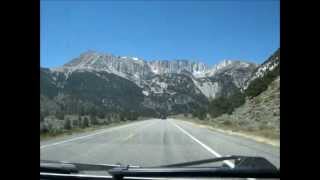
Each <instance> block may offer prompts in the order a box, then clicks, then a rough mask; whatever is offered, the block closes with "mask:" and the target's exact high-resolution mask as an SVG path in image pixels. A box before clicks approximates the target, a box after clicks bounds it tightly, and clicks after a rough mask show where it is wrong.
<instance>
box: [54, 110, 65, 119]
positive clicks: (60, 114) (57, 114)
mask: <svg viewBox="0 0 320 180" xmlns="http://www.w3.org/2000/svg"><path fill="white" fill-rule="evenodd" d="M55 116H56V118H57V119H59V120H64V113H63V112H62V111H58V112H56V114H55Z"/></svg>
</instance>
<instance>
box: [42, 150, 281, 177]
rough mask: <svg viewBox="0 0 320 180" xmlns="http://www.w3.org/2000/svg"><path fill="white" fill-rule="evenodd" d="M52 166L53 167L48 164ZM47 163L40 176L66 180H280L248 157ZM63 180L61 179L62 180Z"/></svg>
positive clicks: (261, 161)
mask: <svg viewBox="0 0 320 180" xmlns="http://www.w3.org/2000/svg"><path fill="white" fill-rule="evenodd" d="M226 160H228V161H229V160H234V167H233V168H230V167H228V166H218V167H211V166H210V167H190V166H193V165H200V164H206V163H214V162H222V161H226ZM50 163H53V164H56V165H55V166H53V165H51V166H48V164H50ZM60 163H62V164H59V162H58V163H57V162H48V161H42V162H41V163H40V170H41V172H40V176H41V174H42V177H47V178H48V177H53V176H54V177H55V179H60V178H59V177H63V175H62V176H61V174H60V176H59V177H56V176H55V174H48V173H65V176H68V178H69V179H72V177H74V179H79V175H73V174H74V173H78V172H80V171H106V172H108V173H109V174H111V175H112V176H109V177H102V176H101V177H98V179H128V178H129V179H130V178H134V177H152V178H155V177H165V178H177V177H185V178H188V177H189V178H190V177H228V178H280V169H277V168H276V167H275V166H274V165H272V164H271V163H270V162H269V161H268V160H266V159H265V158H262V157H248V156H227V157H220V158H213V159H204V160H200V161H191V162H184V163H177V164H169V165H163V166H154V167H139V166H131V165H120V164H117V165H110V164H82V163H67V162H60ZM81 178H85V179H97V176H90V175H81ZM62 179H63V178H62Z"/></svg>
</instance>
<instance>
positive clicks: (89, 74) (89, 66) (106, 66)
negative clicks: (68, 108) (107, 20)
mask: <svg viewBox="0 0 320 180" xmlns="http://www.w3.org/2000/svg"><path fill="white" fill-rule="evenodd" d="M256 67H257V65H256V64H254V63H249V62H244V61H230V60H225V61H222V62H221V63H219V64H217V65H214V66H212V67H209V66H208V65H206V64H204V63H201V62H198V61H192V60H172V61H169V60H153V61H145V60H143V59H140V58H137V57H127V56H115V55H112V54H106V53H98V52H95V51H88V52H85V53H83V54H81V55H80V56H79V57H77V58H75V59H73V60H71V61H70V62H68V63H66V64H65V65H63V66H62V67H58V68H51V69H42V70H41V73H42V74H41V76H42V81H41V82H42V86H41V87H42V92H43V93H42V94H44V95H48V96H50V98H54V97H55V96H57V95H58V94H61V93H62V94H66V95H68V93H69V94H70V93H75V92H77V93H78V95H79V97H77V98H80V99H81V100H82V101H81V102H73V103H74V104H81V103H82V104H83V103H87V104H93V105H92V106H105V108H109V107H110V108H111V107H112V108H116V109H117V110H119V111H120V110H121V109H122V110H124V109H125V108H123V107H124V106H126V107H127V108H129V109H130V108H136V109H139V108H140V109H141V108H147V109H153V110H155V109H158V110H159V109H160V110H161V111H166V112H168V111H170V112H176V113H182V112H188V111H190V110H191V109H194V108H201V107H205V106H206V105H207V103H208V101H209V99H214V98H216V97H219V96H228V95H230V94H232V93H233V91H234V89H237V88H243V86H244V84H245V82H247V81H248V79H249V78H250V75H251V74H252V72H253V71H254V70H255V69H256ZM94 82H95V83H94ZM129 88H130V90H129ZM79 89H82V90H81V91H78V90H79ZM93 93H95V94H93ZM119 93H120V94H121V93H122V94H123V95H122V96H121V95H119ZM127 93H131V94H134V96H135V97H133V96H124V95H125V94H127ZM96 94H99V97H96V96H97V95H96ZM66 97H69V96H66ZM70 97H71V96H70ZM124 97H126V98H127V99H123V98H124ZM128 98H133V99H134V101H131V102H129V101H128V100H129V99H128ZM65 99H70V98H65ZM61 101H62V100H61ZM63 101H65V100H63ZM69 101H70V100H68V102H69ZM100 101H101V102H100ZM70 102H71V101H70ZM128 104H129V105H128Z"/></svg>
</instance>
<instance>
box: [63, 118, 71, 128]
mask: <svg viewBox="0 0 320 180" xmlns="http://www.w3.org/2000/svg"><path fill="white" fill-rule="evenodd" d="M64 128H65V129H67V130H70V129H71V128H72V125H71V120H70V119H69V118H67V119H66V121H65V124H64Z"/></svg>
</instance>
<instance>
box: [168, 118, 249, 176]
mask: <svg viewBox="0 0 320 180" xmlns="http://www.w3.org/2000/svg"><path fill="white" fill-rule="evenodd" d="M169 122H170V123H171V124H172V125H174V126H175V127H176V128H178V129H179V130H180V131H181V132H183V133H184V134H185V135H187V136H188V137H190V138H191V139H192V140H194V141H195V142H197V143H198V144H200V145H201V146H202V147H203V148H205V149H206V150H207V151H209V152H210V153H212V154H213V155H215V156H216V157H222V156H221V155H220V154H219V153H217V152H216V151H214V150H213V149H212V148H210V147H209V146H207V145H205V144H204V143H203V142H201V141H199V140H198V139H197V138H195V137H193V136H192V135H191V134H190V133H188V132H187V131H186V130H184V129H183V128H182V127H180V126H179V125H177V124H176V123H174V122H173V121H172V120H169ZM223 162H225V163H226V164H227V165H228V166H229V167H231V168H234V164H233V163H232V162H230V161H228V160H225V161H223ZM247 179H248V180H255V178H247Z"/></svg>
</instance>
